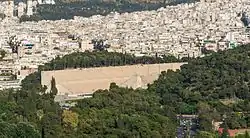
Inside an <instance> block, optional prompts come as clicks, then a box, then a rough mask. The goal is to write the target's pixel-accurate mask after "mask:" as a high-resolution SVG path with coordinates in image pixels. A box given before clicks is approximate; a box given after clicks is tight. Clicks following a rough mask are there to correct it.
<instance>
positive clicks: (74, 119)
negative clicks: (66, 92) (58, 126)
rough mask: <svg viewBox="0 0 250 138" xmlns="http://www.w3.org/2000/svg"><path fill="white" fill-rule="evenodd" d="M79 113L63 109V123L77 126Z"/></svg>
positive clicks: (73, 126)
mask: <svg viewBox="0 0 250 138" xmlns="http://www.w3.org/2000/svg"><path fill="white" fill-rule="evenodd" d="M78 116H79V115H78V114H77V113H75V112H72V111H70V110H63V114H62V118H63V124H64V125H66V127H67V126H69V127H72V128H76V127H77V125H78V122H79V120H78Z"/></svg>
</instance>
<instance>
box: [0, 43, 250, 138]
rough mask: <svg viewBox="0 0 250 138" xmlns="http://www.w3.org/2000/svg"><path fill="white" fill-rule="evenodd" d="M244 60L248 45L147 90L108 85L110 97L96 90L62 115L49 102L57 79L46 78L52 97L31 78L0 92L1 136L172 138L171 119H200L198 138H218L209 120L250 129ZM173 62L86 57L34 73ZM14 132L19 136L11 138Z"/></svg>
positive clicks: (164, 77) (248, 64)
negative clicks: (183, 116) (188, 116)
mask: <svg viewBox="0 0 250 138" xmlns="http://www.w3.org/2000/svg"><path fill="white" fill-rule="evenodd" d="M249 56H250V46H249V45H246V46H241V47H238V48H235V49H232V50H228V51H224V52H218V53H212V54H211V55H210V56H206V57H203V58H197V59H191V60H189V63H188V64H186V65H183V66H182V67H181V70H178V71H176V72H174V71H167V72H162V73H161V75H160V76H159V78H158V79H157V80H156V81H155V82H154V83H153V84H150V85H148V88H147V89H136V90H133V89H130V88H121V87H119V86H117V85H116V84H115V83H112V84H111V85H110V88H109V89H108V90H99V91H97V92H95V93H94V95H93V98H89V99H83V100H79V101H77V105H76V106H75V107H73V108H71V109H69V110H67V111H65V110H63V109H61V108H60V106H59V105H58V103H55V102H54V100H53V99H54V96H55V94H56V93H57V89H56V87H54V86H55V84H56V78H55V79H53V78H52V81H51V84H52V86H53V87H52V89H51V90H50V93H45V90H46V89H47V88H46V87H44V86H41V85H40V72H37V73H34V74H31V75H29V76H28V77H26V78H25V79H24V80H23V82H22V89H21V90H19V91H17V92H15V91H13V90H4V91H2V92H1V93H0V99H1V100H0V105H1V108H0V121H1V122H0V129H2V130H1V132H2V133H1V134H0V135H1V136H2V137H9V136H12V137H15V136H16V135H17V134H18V135H19V134H22V135H30V136H37V135H38V134H39V136H38V137H45V138H50V137H53V138H56V137H71V138H74V137H146V136H149V137H174V136H175V135H176V127H177V125H178V124H177V120H176V114H197V115H198V116H199V124H200V125H199V129H200V132H199V133H197V137H199V136H202V137H208V138H209V137H213V136H216V137H217V135H216V134H215V133H214V131H213V126H212V121H213V120H214V121H222V120H224V124H222V126H223V127H224V128H228V129H235V128H237V129H238V128H250V113H249V110H250V101H249V97H250V91H249V84H250V75H249V72H250V58H249ZM173 61H179V60H177V59H175V58H173V57H167V56H166V57H163V58H159V57H157V58H155V57H134V56H132V55H128V54H120V53H108V52H106V51H102V52H84V53H73V54H71V55H67V56H64V57H61V58H59V57H58V58H56V59H54V60H53V61H51V62H50V63H47V64H45V65H44V66H41V67H39V71H42V70H52V69H65V68H84V67H97V66H98V67H100V66H112V65H113V66H117V65H126V64H138V63H147V64H149V63H164V62H173ZM17 128H18V129H19V131H17V132H16V131H15V132H14V131H13V130H16V129H17ZM246 135H247V134H246ZM222 136H223V137H224V136H225V135H222ZM218 137H219V136H218ZM239 137H242V136H239Z"/></svg>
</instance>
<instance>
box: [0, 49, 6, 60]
mask: <svg viewBox="0 0 250 138" xmlns="http://www.w3.org/2000/svg"><path fill="white" fill-rule="evenodd" d="M6 54H7V52H6V51H4V50H0V55H1V57H0V59H3V58H4V57H5V55H6Z"/></svg>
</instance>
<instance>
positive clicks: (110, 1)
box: [36, 0, 198, 20]
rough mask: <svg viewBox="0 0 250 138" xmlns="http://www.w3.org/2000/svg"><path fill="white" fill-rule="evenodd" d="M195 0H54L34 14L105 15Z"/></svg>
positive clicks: (54, 16)
mask: <svg viewBox="0 0 250 138" xmlns="http://www.w3.org/2000/svg"><path fill="white" fill-rule="evenodd" d="M195 1H198V0H55V3H56V4H55V5H39V6H38V9H37V15H36V16H37V17H38V18H40V19H46V20H60V19H72V18H73V17H74V16H83V17H90V16H92V15H97V14H99V15H107V14H109V13H110V12H114V11H116V12H119V13H124V12H135V11H145V10H156V9H158V8H160V7H165V6H166V5H176V4H180V3H192V2H195Z"/></svg>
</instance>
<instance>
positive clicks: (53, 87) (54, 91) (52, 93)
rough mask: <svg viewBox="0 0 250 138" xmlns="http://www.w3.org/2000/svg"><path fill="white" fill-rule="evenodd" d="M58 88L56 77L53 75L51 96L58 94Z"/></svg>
mask: <svg viewBox="0 0 250 138" xmlns="http://www.w3.org/2000/svg"><path fill="white" fill-rule="evenodd" d="M57 92H58V90H57V88H56V80H55V78H54V77H52V79H51V89H50V97H51V98H55V96H56V95H57Z"/></svg>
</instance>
